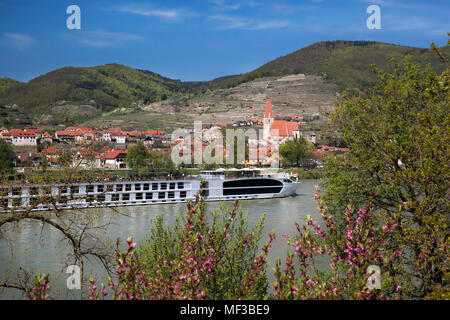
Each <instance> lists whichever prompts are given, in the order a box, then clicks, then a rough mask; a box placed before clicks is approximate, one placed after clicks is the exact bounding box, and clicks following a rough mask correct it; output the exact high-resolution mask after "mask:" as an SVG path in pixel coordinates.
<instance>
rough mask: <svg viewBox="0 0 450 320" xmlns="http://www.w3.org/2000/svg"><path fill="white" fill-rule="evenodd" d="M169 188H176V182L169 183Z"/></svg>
mask: <svg viewBox="0 0 450 320" xmlns="http://www.w3.org/2000/svg"><path fill="white" fill-rule="evenodd" d="M169 189H170V190H173V189H175V182H171V183H169Z"/></svg>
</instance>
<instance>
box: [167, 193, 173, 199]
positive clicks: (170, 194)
mask: <svg viewBox="0 0 450 320" xmlns="http://www.w3.org/2000/svg"><path fill="white" fill-rule="evenodd" d="M167 197H168V198H169V199H173V198H175V192H174V191H169V192H167Z"/></svg>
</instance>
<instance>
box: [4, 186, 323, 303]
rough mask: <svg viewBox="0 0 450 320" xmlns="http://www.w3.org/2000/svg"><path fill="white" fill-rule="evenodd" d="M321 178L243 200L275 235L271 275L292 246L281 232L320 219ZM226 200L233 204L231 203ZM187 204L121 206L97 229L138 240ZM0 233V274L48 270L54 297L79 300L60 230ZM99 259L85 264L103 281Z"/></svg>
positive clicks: (22, 228)
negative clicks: (282, 194) (71, 286)
mask: <svg viewBox="0 0 450 320" xmlns="http://www.w3.org/2000/svg"><path fill="white" fill-rule="evenodd" d="M319 183H320V181H319V180H304V181H302V183H301V184H300V185H299V186H298V188H297V191H296V195H295V196H293V197H289V198H283V199H265V200H245V201H241V202H240V206H241V207H242V209H243V211H244V212H247V211H249V212H250V214H249V224H250V225H252V224H254V223H255V222H257V221H258V220H259V219H260V218H261V215H262V214H263V213H265V214H266V217H265V227H264V230H263V239H262V242H265V241H267V240H268V238H269V237H268V235H269V233H270V231H271V230H273V231H274V232H275V235H276V236H277V238H276V240H275V241H274V243H273V247H272V249H271V251H270V255H269V263H270V265H271V267H270V268H269V274H268V276H269V280H271V278H272V277H271V274H273V272H272V270H271V268H272V267H273V266H274V265H275V261H276V260H277V259H278V258H284V257H285V256H286V252H287V250H288V246H287V244H286V239H285V238H284V237H282V236H281V235H282V234H287V235H291V236H293V235H295V234H296V233H297V230H296V228H295V224H294V222H298V223H299V224H304V220H305V218H306V216H307V215H310V216H311V217H312V218H313V219H314V220H315V221H317V222H319V223H320V224H322V221H321V218H320V214H319V212H318V210H317V204H316V202H315V200H314V193H315V186H316V185H317V184H319ZM226 205H228V206H230V205H231V202H227V203H226ZM206 206H207V210H216V209H218V208H219V206H220V203H218V202H210V203H207V205H206ZM184 208H185V204H167V205H166V204H165V205H148V206H131V207H122V208H119V209H118V211H119V212H118V213H113V212H111V211H110V210H109V209H101V210H100V212H97V214H98V215H99V220H100V222H99V223H100V224H101V223H102V222H105V223H107V222H108V221H110V220H111V219H112V221H113V222H114V223H113V224H109V225H108V227H107V228H106V230H105V231H99V232H100V234H99V237H101V238H103V239H111V241H115V239H116V238H117V237H119V238H120V239H123V240H125V239H126V238H127V237H128V236H132V237H133V241H137V242H138V243H139V241H140V240H144V239H145V237H146V235H147V234H148V230H149V228H150V225H151V221H152V219H154V218H155V217H156V216H157V215H159V214H162V215H163V216H164V219H165V221H168V223H170V221H173V218H174V216H175V215H176V214H180V213H183V212H184V211H183V210H184ZM2 231H3V233H2V234H1V235H0V236H1V237H2V238H1V239H0V276H1V279H2V280H3V279H5V278H6V279H10V280H14V281H15V280H17V279H16V273H17V270H20V268H21V269H22V270H30V271H33V272H35V273H50V275H51V286H52V289H51V296H52V297H56V298H58V299H79V298H80V291H79V290H68V289H67V287H66V281H67V277H68V276H69V274H67V273H65V271H66V264H65V261H66V258H67V256H68V253H69V252H70V248H69V246H68V245H67V243H66V242H65V241H61V239H62V237H61V235H60V233H59V231H57V230H55V229H53V228H48V227H44V228H43V227H42V225H41V224H39V223H37V222H34V221H32V222H29V221H25V222H21V223H20V224H18V225H14V226H8V228H7V229H6V230H2ZM103 270H104V269H103V267H102V266H101V265H100V263H99V262H98V260H95V259H93V260H91V261H90V262H88V263H87V266H86V275H88V276H90V275H93V276H94V278H96V279H99V280H100V282H102V281H105V273H104V272H103ZM21 298H23V293H22V292H20V291H18V290H16V289H0V299H21Z"/></svg>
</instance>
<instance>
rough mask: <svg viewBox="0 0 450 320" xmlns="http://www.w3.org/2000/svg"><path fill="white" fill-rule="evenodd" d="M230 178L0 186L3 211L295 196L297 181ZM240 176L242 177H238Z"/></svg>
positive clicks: (212, 175)
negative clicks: (196, 197) (199, 197)
mask: <svg viewBox="0 0 450 320" xmlns="http://www.w3.org/2000/svg"><path fill="white" fill-rule="evenodd" d="M235 170H236V171H237V172H235V175H234V176H226V175H225V172H224V171H220V170H219V171H203V172H201V174H199V175H197V176H190V177H184V176H178V177H173V176H170V175H168V176H165V177H164V178H161V177H154V176H153V177H148V176H145V175H144V176H135V177H133V178H130V177H127V178H120V179H117V178H111V177H109V176H108V177H107V178H102V179H97V180H95V179H94V181H92V182H77V183H70V184H67V183H65V184H62V183H52V184H41V185H33V184H29V185H27V184H23V185H17V184H14V183H12V184H11V186H8V187H7V186H3V187H0V202H1V203H0V204H1V209H0V210H2V211H11V210H14V211H15V210H30V209H31V210H52V209H54V208H55V207H56V208H58V209H76V208H88V207H117V206H132V205H151V204H167V203H179V202H186V201H188V200H194V199H195V196H196V194H197V193H198V192H200V191H201V194H202V196H203V198H204V200H205V201H223V200H245V199H267V198H283V197H288V196H292V195H294V194H295V191H296V188H297V185H298V182H295V181H292V180H291V179H289V178H287V177H282V176H281V177H274V176H257V175H256V174H255V172H254V171H253V172H252V171H251V170H249V169H247V170H249V171H250V172H245V173H246V176H245V177H244V176H243V174H242V171H240V170H237V169H235ZM239 173H240V174H239Z"/></svg>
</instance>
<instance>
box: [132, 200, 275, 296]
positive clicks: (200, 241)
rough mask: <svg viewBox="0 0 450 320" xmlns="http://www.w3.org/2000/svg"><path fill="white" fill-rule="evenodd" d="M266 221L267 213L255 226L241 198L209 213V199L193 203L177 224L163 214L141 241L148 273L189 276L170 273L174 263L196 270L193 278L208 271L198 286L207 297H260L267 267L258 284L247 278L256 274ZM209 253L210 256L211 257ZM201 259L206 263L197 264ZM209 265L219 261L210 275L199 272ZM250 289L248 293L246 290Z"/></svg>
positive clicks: (169, 277) (142, 262)
mask: <svg viewBox="0 0 450 320" xmlns="http://www.w3.org/2000/svg"><path fill="white" fill-rule="evenodd" d="M263 226H264V216H262V217H261V219H260V220H259V221H258V222H257V223H256V224H255V225H254V226H252V227H250V226H249V224H248V214H247V215H244V214H243V213H242V209H241V208H239V207H238V206H237V203H235V204H234V206H233V207H232V208H226V207H225V206H222V207H221V209H220V210H218V211H215V212H212V213H211V215H210V216H206V214H205V208H204V201H203V199H200V200H197V201H196V202H195V203H188V205H187V211H186V215H183V216H181V217H176V220H175V223H174V225H173V227H169V226H165V225H164V220H163V218H162V216H159V217H158V218H157V219H156V220H154V221H153V223H152V227H151V229H150V233H149V235H148V237H147V239H146V240H145V241H143V242H142V243H141V244H140V245H139V246H138V250H137V251H136V257H137V260H138V261H139V264H140V265H141V266H144V267H145V273H146V274H147V275H149V276H150V277H159V278H160V279H165V280H161V281H167V282H168V283H170V282H171V281H172V279H175V281H178V277H180V278H182V280H183V281H184V277H182V276H183V274H176V275H174V274H171V273H167V274H165V273H164V272H169V270H170V271H172V272H173V268H178V269H179V270H182V269H183V270H184V269H186V267H187V269H186V270H184V272H185V273H186V272H187V273H191V274H192V275H191V277H197V276H198V277H201V276H203V277H202V278H201V281H200V282H199V283H198V287H197V288H196V290H197V291H199V292H200V291H201V292H203V293H204V297H206V298H207V299H224V300H227V299H237V298H240V297H241V298H247V299H260V298H262V297H264V296H265V295H266V291H267V279H266V277H265V275H264V272H263V273H262V275H261V277H258V278H257V279H256V281H255V283H254V284H253V287H252V288H245V286H244V285H243V282H244V281H246V279H247V280H248V279H249V278H251V277H252V275H251V274H250V273H251V271H252V266H253V263H254V260H255V259H256V257H257V255H258V251H259V250H258V243H259V240H260V238H261V232H262V229H263ZM192 235H193V236H194V238H192V237H191V236H192ZM198 246H201V247H198ZM202 248H203V250H202ZM203 255H206V257H207V259H206V260H205V261H203V260H204V258H202V256H203ZM188 259H190V260H192V261H191V262H189V261H187V260H188ZM200 261H203V264H197V263H199V262H200ZM205 264H206V265H209V264H211V265H212V266H214V267H213V268H212V269H211V270H207V273H206V276H205V275H204V274H202V273H197V271H194V270H197V269H200V268H202V266H204V265H205ZM169 266H170V268H169ZM183 266H185V267H183ZM174 277H175V278H174ZM184 285H186V286H187V285H189V283H185V284H184ZM168 289H169V288H168ZM175 290H178V288H175ZM187 290H188V289H187V288H185V289H184V292H186V291H187ZM245 291H248V292H247V293H245V294H244V292H245ZM160 294H161V295H164V294H165V293H164V292H160ZM172 294H173V293H172ZM185 295H186V293H185ZM193 297H194V298H195V296H193Z"/></svg>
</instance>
